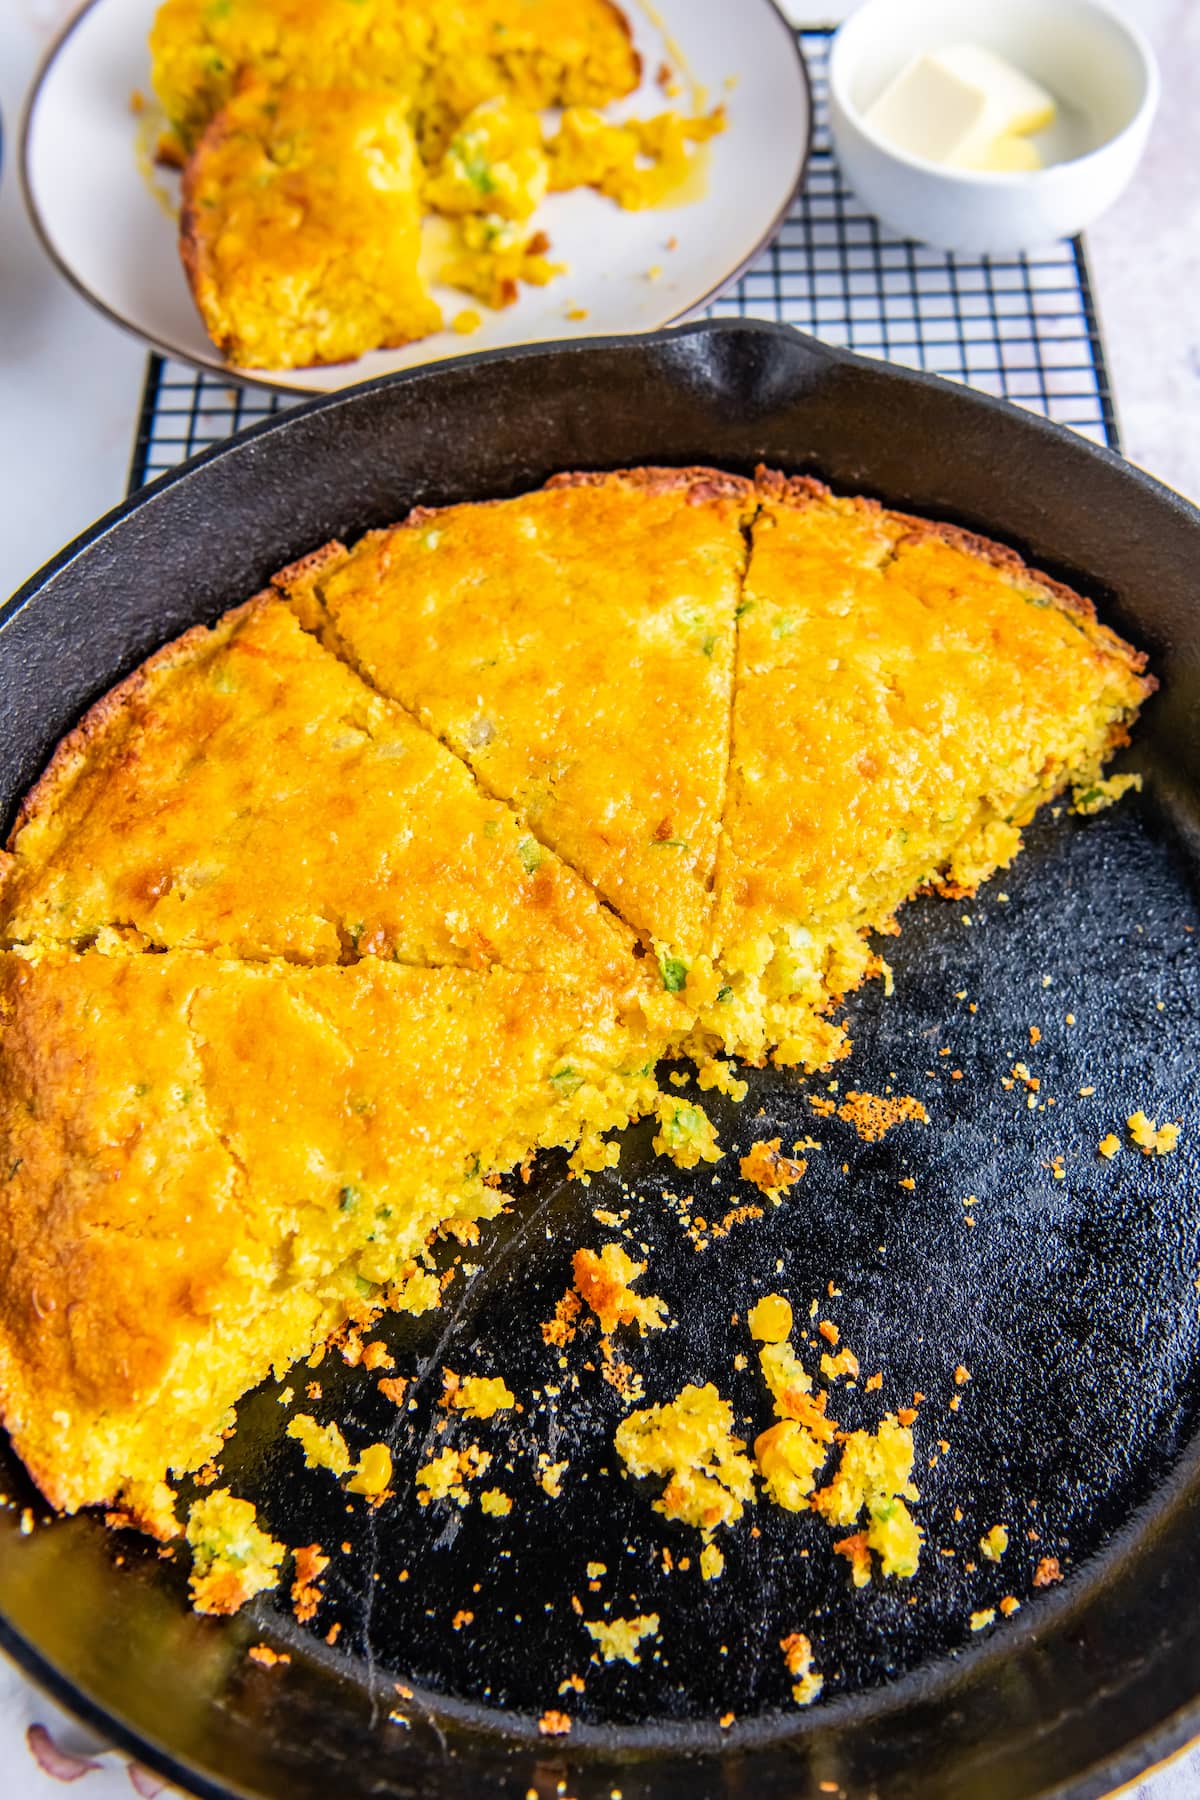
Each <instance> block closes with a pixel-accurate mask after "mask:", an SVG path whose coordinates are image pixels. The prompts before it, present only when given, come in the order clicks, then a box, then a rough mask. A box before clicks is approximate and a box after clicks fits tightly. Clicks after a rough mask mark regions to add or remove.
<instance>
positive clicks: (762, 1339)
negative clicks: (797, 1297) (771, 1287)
mask: <svg viewBox="0 0 1200 1800" xmlns="http://www.w3.org/2000/svg"><path fill="white" fill-rule="evenodd" d="M746 1323H747V1325H748V1326H749V1327H750V1335H751V1337H752V1338H756V1339H757V1340H758V1342H759V1343H762V1344H782V1343H783V1342H784V1340H785V1339H786V1338H789V1337H790V1336H791V1335H792V1323H793V1319H792V1308H791V1304H790V1302H788V1301H787V1300H785V1299H784V1298H783V1295H782V1294H765V1295H764V1296H763V1298H762V1299H761V1300H759V1301H758V1302H757V1303H756V1304H755V1305H754V1306H752V1307H751V1308H750V1311H749V1312H748V1313H747V1315H746Z"/></svg>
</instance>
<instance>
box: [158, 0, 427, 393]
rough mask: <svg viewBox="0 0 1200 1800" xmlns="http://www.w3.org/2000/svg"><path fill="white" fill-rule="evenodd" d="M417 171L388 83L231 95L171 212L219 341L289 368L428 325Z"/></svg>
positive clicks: (263, 364)
mask: <svg viewBox="0 0 1200 1800" xmlns="http://www.w3.org/2000/svg"><path fill="white" fill-rule="evenodd" d="M346 10H349V9H346ZM421 173H422V171H421V164H420V160H419V158H418V156H417V149H416V145H415V143H414V142H413V136H412V132H411V130H410V129H409V125H408V118H407V107H406V105H405V102H404V101H403V100H402V99H400V98H399V97H398V96H397V95H395V94H394V93H388V92H386V91H384V92H380V91H378V90H376V89H373V88H355V87H346V88H329V89H327V90H325V91H323V92H321V93H314V92H310V91H309V90H307V89H285V90H282V91H278V92H276V91H273V90H270V89H267V88H265V87H251V88H247V89H245V90H243V91H242V92H239V93H238V94H236V95H234V96H233V98H232V99H231V100H230V101H229V102H228V104H227V105H226V106H225V107H223V108H222V110H221V111H220V112H219V113H218V114H217V115H216V117H215V118H214V119H213V120H212V122H211V123H210V124H209V125H208V126H207V127H206V128H205V131H204V133H203V135H202V136H201V138H200V140H199V142H198V144H197V145H196V149H195V153H194V154H193V155H192V157H191V158H190V159H189V161H188V164H187V167H186V169H185V170H184V179H183V210H182V213H181V215H180V239H179V241H180V251H181V254H182V256H183V264H184V268H185V270H186V272H187V277H188V281H189V282H190V284H191V289H192V294H193V297H194V298H195V301H196V305H197V307H198V308H199V310H200V315H201V317H202V318H203V320H204V324H205V328H206V330H207V331H208V334H209V336H210V337H211V338H212V340H213V342H214V343H215V344H216V346H217V348H218V349H219V350H220V351H221V352H222V353H223V354H224V355H225V356H227V357H228V358H229V360H230V362H233V363H236V364H238V365H240V366H241V367H242V368H250V369H274V368H300V367H304V366H307V365H312V364H316V363H338V362H346V361H348V360H349V359H350V358H352V357H355V356H361V355H362V353H363V352H364V351H366V350H374V349H376V348H379V347H384V348H388V347H391V346H394V345H398V344H407V343H409V342H410V341H411V340H412V339H413V338H420V337H425V336H427V335H428V333H429V332H431V331H437V330H438V329H439V328H440V326H441V323H442V315H441V312H440V310H439V308H438V307H437V305H436V304H435V303H434V301H433V300H432V299H431V298H430V296H429V294H428V293H427V291H426V289H425V286H424V283H423V282H422V280H421V277H420V275H419V274H418V270H417V262H418V258H419V256H420V251H421V203H420V198H419V187H420V179H421Z"/></svg>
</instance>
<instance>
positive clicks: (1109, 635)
mask: <svg viewBox="0 0 1200 1800" xmlns="http://www.w3.org/2000/svg"><path fill="white" fill-rule="evenodd" d="M754 483H755V487H756V489H757V491H758V493H759V494H760V495H761V496H762V498H763V499H765V500H771V501H774V502H775V503H776V504H778V505H782V506H811V505H819V504H821V503H822V502H824V501H828V500H833V499H835V498H839V496H836V495H835V494H834V492H833V489H832V488H830V487H828V486H827V485H826V483H825V482H823V481H818V480H817V479H816V477H815V476H812V475H784V474H783V473H782V472H781V471H780V470H778V469H768V468H765V467H762V466H760V467H759V468H757V469H756V470H755V472H754ZM845 501H849V503H850V504H852V505H853V506H854V507H855V508H856V509H858V510H859V511H861V512H869V513H874V514H876V515H877V516H879V517H881V518H884V519H888V520H890V521H891V522H892V523H893V524H895V525H899V526H902V527H904V531H903V533H902V535H901V536H900V538H898V540H897V546H898V547H899V545H902V544H908V545H915V544H920V543H925V542H928V541H929V540H930V539H937V540H940V542H942V543H944V544H948V545H949V546H950V548H951V549H953V550H960V551H961V552H962V553H963V555H965V556H973V557H976V558H977V559H978V560H979V561H980V562H985V563H989V564H990V565H991V567H992V568H994V569H999V570H1001V571H1002V572H1003V573H1004V574H1006V575H1010V576H1012V577H1014V578H1015V579H1017V580H1020V581H1028V582H1031V583H1033V584H1035V585H1036V586H1037V587H1039V588H1042V589H1043V590H1044V591H1045V592H1046V594H1048V595H1049V597H1050V598H1051V599H1052V600H1053V601H1054V602H1055V604H1056V605H1057V606H1058V607H1059V609H1060V611H1062V612H1065V613H1069V614H1070V615H1071V616H1072V617H1073V618H1075V619H1076V620H1077V621H1078V622H1079V624H1080V625H1082V626H1083V627H1084V628H1085V630H1086V631H1087V634H1088V636H1089V637H1090V638H1091V639H1092V640H1093V642H1095V643H1097V644H1099V645H1101V646H1102V647H1103V648H1104V649H1105V650H1107V651H1108V652H1110V653H1111V654H1112V655H1114V656H1116V657H1118V658H1119V659H1120V660H1121V661H1122V662H1123V663H1124V664H1125V666H1126V667H1127V668H1128V669H1130V670H1132V671H1133V673H1134V674H1137V675H1143V673H1144V671H1145V668H1146V664H1147V660H1148V659H1147V657H1146V654H1145V652H1144V651H1141V650H1135V649H1134V647H1133V646H1132V644H1128V643H1126V641H1125V639H1124V638H1122V637H1119V636H1118V635H1117V633H1116V632H1115V631H1112V630H1110V628H1109V627H1108V626H1107V625H1103V624H1101V622H1100V620H1099V619H1098V618H1097V616H1096V608H1095V605H1094V603H1093V602H1092V601H1091V600H1089V599H1088V598H1087V596H1086V595H1084V594H1080V593H1078V592H1077V591H1076V590H1075V589H1074V588H1071V587H1068V586H1067V585H1066V584H1065V582H1061V581H1056V580H1055V579H1054V577H1053V576H1052V575H1047V574H1046V573H1045V572H1044V571H1043V570H1041V569H1036V568H1033V567H1032V566H1031V565H1030V564H1029V563H1027V562H1025V561H1024V560H1023V558H1022V557H1020V556H1019V555H1018V554H1017V552H1016V551H1015V550H1013V549H1012V548H1010V546H1009V545H1007V544H998V543H997V542H996V541H995V540H994V539H993V538H986V537H981V536H980V534H979V533H978V532H974V531H968V530H967V529H966V528H965V527H964V526H961V525H951V524H949V523H948V522H947V521H946V520H944V519H925V518H921V517H920V516H919V515H918V514H915V513H906V512H897V511H895V510H894V509H893V508H891V507H885V506H883V505H881V503H880V502H879V501H878V500H869V499H867V498H866V496H865V495H861V494H854V495H849V496H845V497H843V503H845ZM1144 679H1145V682H1146V689H1145V691H1146V694H1147V695H1149V694H1152V693H1153V692H1154V691H1155V690H1156V688H1157V687H1158V682H1157V681H1156V680H1155V679H1154V677H1153V676H1152V675H1149V676H1144Z"/></svg>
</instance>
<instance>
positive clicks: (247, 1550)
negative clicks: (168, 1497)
mask: <svg viewBox="0 0 1200 1800" xmlns="http://www.w3.org/2000/svg"><path fill="white" fill-rule="evenodd" d="M187 1540H188V1543H189V1545H190V1546H191V1551H192V1573H191V1576H190V1578H189V1585H190V1587H191V1593H192V1605H193V1606H194V1607H195V1609H196V1611H197V1612H203V1613H232V1612H236V1611H237V1610H238V1608H239V1606H243V1605H244V1604H245V1603H246V1601H247V1600H249V1599H251V1598H252V1597H253V1596H254V1595H255V1594H261V1593H265V1592H266V1590H267V1589H268V1588H273V1587H274V1586H275V1584H276V1582H277V1581H278V1580H279V1565H280V1563H281V1562H282V1561H283V1559H284V1556H285V1555H286V1554H287V1551H286V1548H285V1546H284V1545H283V1544H278V1543H276V1542H275V1540H274V1538H272V1537H270V1536H268V1534H267V1533H266V1532H265V1531H264V1530H263V1529H262V1527H261V1526H260V1525H259V1523H258V1520H257V1518H256V1516H255V1512H254V1508H253V1507H252V1506H251V1504H250V1502H249V1501H248V1500H239V1499H237V1498H236V1497H235V1496H234V1495H233V1494H231V1493H230V1492H229V1489H228V1488H216V1489H215V1490H214V1491H213V1492H212V1493H211V1494H205V1495H204V1496H203V1498H202V1499H200V1500H197V1501H196V1504H195V1505H194V1506H193V1507H192V1509H191V1511H190V1512H189V1514H188V1522H187Z"/></svg>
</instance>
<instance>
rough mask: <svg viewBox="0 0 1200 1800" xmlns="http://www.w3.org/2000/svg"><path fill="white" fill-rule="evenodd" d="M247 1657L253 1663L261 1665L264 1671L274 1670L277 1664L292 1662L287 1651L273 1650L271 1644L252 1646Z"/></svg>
mask: <svg viewBox="0 0 1200 1800" xmlns="http://www.w3.org/2000/svg"><path fill="white" fill-rule="evenodd" d="M246 1655H247V1656H248V1657H249V1658H250V1661H251V1662H256V1663H261V1664H262V1666H263V1668H264V1669H273V1668H274V1667H275V1664H276V1663H290V1662H291V1660H292V1659H291V1657H290V1656H289V1655H288V1653H287V1651H286V1650H272V1648H271V1646H270V1644H251V1646H250V1648H249V1649H248V1650H247V1652H246Z"/></svg>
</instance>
